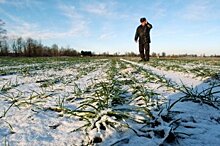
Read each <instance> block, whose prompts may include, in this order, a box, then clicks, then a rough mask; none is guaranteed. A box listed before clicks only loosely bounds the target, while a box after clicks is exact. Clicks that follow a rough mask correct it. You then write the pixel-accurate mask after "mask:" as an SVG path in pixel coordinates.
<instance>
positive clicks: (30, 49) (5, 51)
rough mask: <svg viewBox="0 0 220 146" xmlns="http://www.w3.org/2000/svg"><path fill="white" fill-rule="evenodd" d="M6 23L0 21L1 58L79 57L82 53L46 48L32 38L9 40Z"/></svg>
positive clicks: (53, 46)
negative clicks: (5, 27)
mask: <svg viewBox="0 0 220 146" xmlns="http://www.w3.org/2000/svg"><path fill="white" fill-rule="evenodd" d="M4 26H5V23H4V22H3V21H2V20H1V19H0V56H27V57H41V56H42V57H43V56H47V57H48V56H79V55H80V53H79V52H78V51H76V50H75V49H73V48H69V47H66V48H64V47H61V48H59V47H58V45H56V44H54V45H52V46H51V47H48V46H44V45H42V43H41V42H40V41H37V40H34V39H32V38H27V39H23V38H22V37H19V38H17V39H13V40H11V39H10V40H9V39H8V37H7V31H6V29H4Z"/></svg>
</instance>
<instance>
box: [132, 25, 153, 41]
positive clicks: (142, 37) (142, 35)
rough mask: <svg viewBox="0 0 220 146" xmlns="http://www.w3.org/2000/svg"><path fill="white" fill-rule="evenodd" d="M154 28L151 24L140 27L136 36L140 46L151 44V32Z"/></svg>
mask: <svg viewBox="0 0 220 146" xmlns="http://www.w3.org/2000/svg"><path fill="white" fill-rule="evenodd" d="M151 28H152V25H151V24H150V23H147V24H146V25H144V26H142V25H140V26H138V27H137V30H136V34H135V38H134V39H135V41H137V40H138V38H139V44H145V43H151V40H150V30H151Z"/></svg>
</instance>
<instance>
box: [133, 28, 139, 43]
mask: <svg viewBox="0 0 220 146" xmlns="http://www.w3.org/2000/svg"><path fill="white" fill-rule="evenodd" d="M138 37H139V33H138V28H137V30H136V33H135V37H134V40H135V42H137V40H138Z"/></svg>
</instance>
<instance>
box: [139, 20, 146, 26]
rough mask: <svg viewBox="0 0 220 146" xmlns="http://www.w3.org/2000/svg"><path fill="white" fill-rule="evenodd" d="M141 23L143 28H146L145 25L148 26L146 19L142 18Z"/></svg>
mask: <svg viewBox="0 0 220 146" xmlns="http://www.w3.org/2000/svg"><path fill="white" fill-rule="evenodd" d="M140 22H141V25H142V26H144V25H146V24H147V20H146V18H141V19H140Z"/></svg>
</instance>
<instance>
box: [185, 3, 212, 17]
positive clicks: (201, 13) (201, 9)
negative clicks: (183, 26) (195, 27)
mask: <svg viewBox="0 0 220 146" xmlns="http://www.w3.org/2000/svg"><path fill="white" fill-rule="evenodd" d="M211 10H212V3H211V2H210V1H195V2H192V3H191V4H189V5H188V6H187V7H186V8H185V10H184V11H183V13H182V14H183V18H185V19H187V20H190V21H199V20H206V19H207V18H208V17H210V15H211V14H212V12H211Z"/></svg>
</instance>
